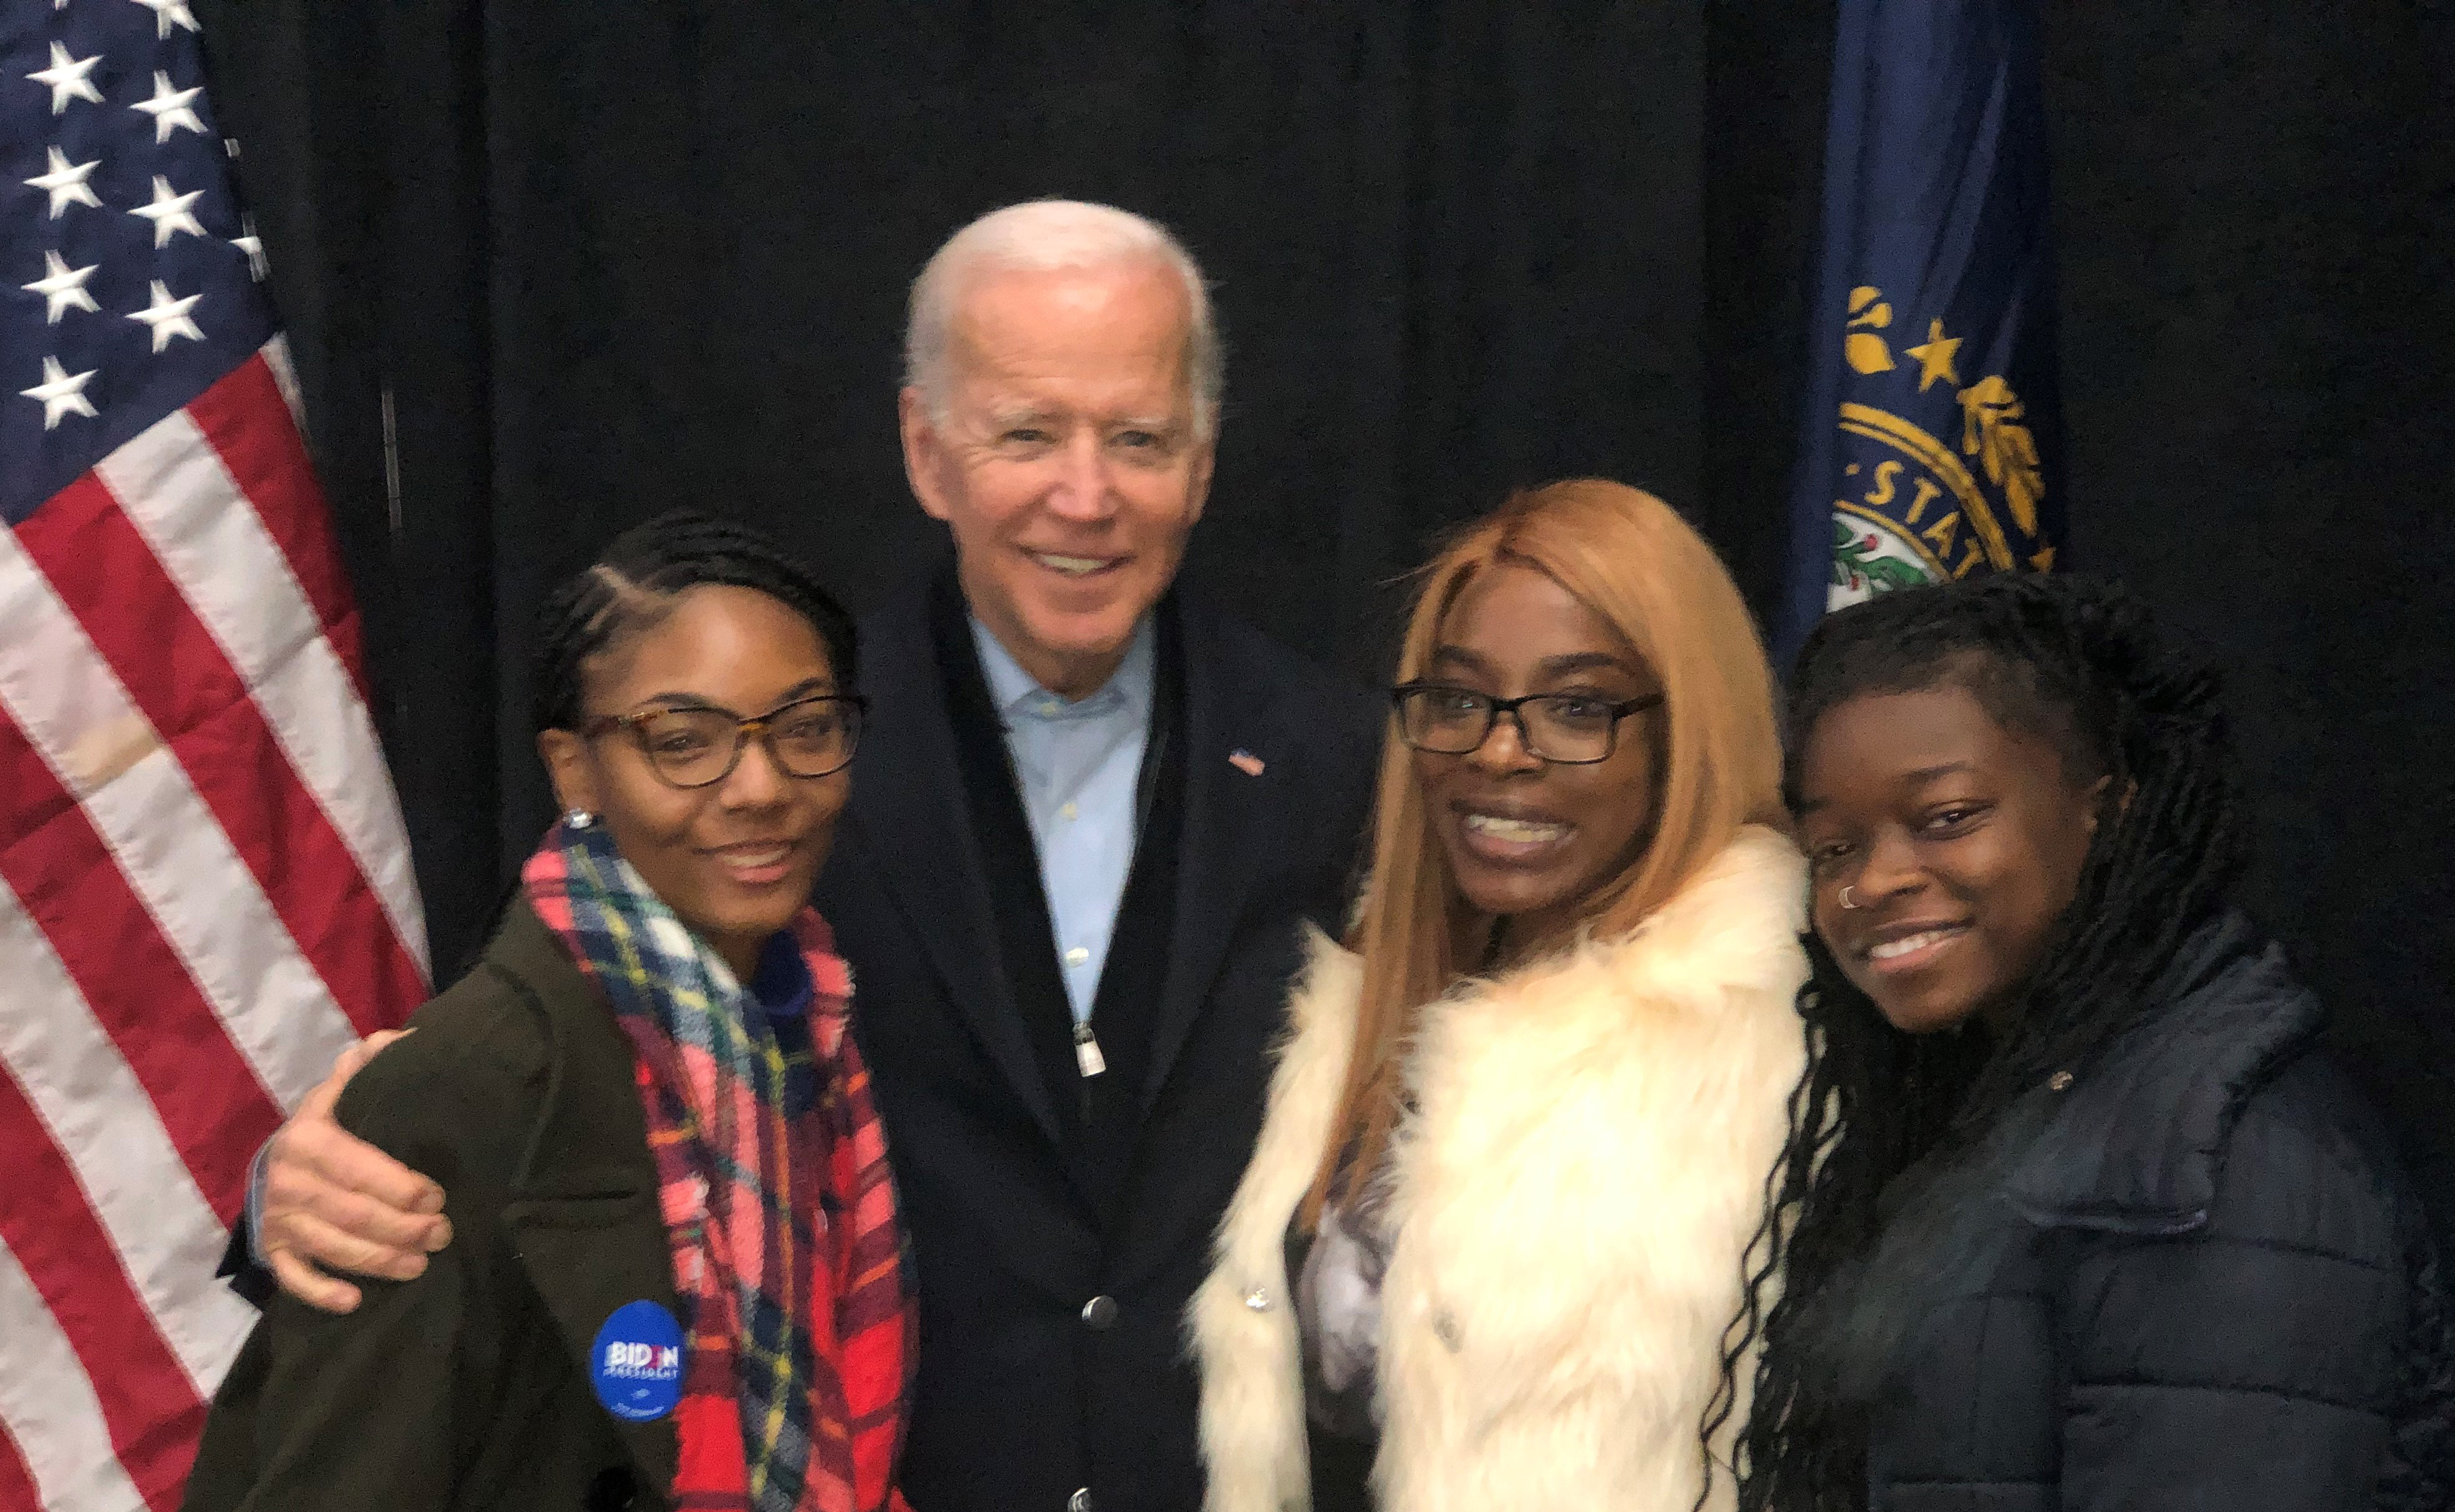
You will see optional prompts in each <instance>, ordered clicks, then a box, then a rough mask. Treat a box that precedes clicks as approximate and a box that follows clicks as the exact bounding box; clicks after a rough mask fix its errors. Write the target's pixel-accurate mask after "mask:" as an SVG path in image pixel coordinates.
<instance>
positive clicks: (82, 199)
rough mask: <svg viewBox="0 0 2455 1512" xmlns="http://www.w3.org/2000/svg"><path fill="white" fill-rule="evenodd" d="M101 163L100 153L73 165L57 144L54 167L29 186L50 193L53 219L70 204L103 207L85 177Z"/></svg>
mask: <svg viewBox="0 0 2455 1512" xmlns="http://www.w3.org/2000/svg"><path fill="white" fill-rule="evenodd" d="M101 166H102V159H101V158H99V157H97V158H95V159H94V160H93V161H92V162H91V163H77V164H74V165H71V163H70V162H69V158H68V154H67V153H63V152H61V151H60V150H59V149H58V148H56V147H54V148H52V149H51V172H50V173H48V174H38V175H36V176H35V177H32V178H30V179H27V180H26V185H27V187H28V188H30V189H39V190H43V191H45V192H46V193H48V194H50V195H51V218H52V219H53V220H57V219H59V218H60V212H61V211H64V210H66V209H68V208H69V207H70V206H71V205H91V206H92V207H93V208H94V209H96V210H100V209H101V208H102V201H101V200H99V199H96V198H94V197H93V186H92V185H91V184H89V183H87V182H86V180H87V179H89V178H91V177H92V176H93V171H94V170H95V169H97V168H99V167H101ZM155 182H157V183H158V182H160V180H158V179H157V180H155ZM154 245H156V246H159V245H161V243H159V242H156V243H154Z"/></svg>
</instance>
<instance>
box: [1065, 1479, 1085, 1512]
mask: <svg viewBox="0 0 2455 1512" xmlns="http://www.w3.org/2000/svg"><path fill="white" fill-rule="evenodd" d="M1065 1512H1091V1488H1090V1487H1089V1486H1087V1485H1086V1486H1085V1487H1084V1488H1083V1489H1082V1490H1080V1491H1077V1492H1075V1493H1074V1494H1073V1495H1072V1496H1069V1497H1067V1498H1066V1499H1065Z"/></svg>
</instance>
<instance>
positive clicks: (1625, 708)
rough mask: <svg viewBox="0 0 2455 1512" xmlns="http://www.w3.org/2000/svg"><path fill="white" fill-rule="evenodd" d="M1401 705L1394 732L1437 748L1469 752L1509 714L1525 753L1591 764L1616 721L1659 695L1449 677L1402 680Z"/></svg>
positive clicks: (1423, 747)
mask: <svg viewBox="0 0 2455 1512" xmlns="http://www.w3.org/2000/svg"><path fill="white" fill-rule="evenodd" d="M1661 702H1662V695H1661V694H1659V693H1648V694H1646V695H1645V696H1644V697H1642V698H1631V699H1621V700H1618V701H1613V700H1611V699H1603V698H1594V697H1592V696H1590V695H1588V694H1584V693H1529V694H1527V695H1525V696H1524V697H1523V698H1493V697H1492V696H1491V694H1489V693H1478V692H1476V691H1474V690H1473V689H1472V688H1466V687H1452V686H1451V685H1450V684H1446V683H1402V684H1399V685H1398V686H1396V687H1393V688H1391V689H1390V704H1391V705H1393V706H1394V707H1395V708H1396V709H1397V711H1398V734H1399V738H1401V739H1403V740H1404V741H1406V743H1407V744H1408V745H1410V746H1413V747H1414V748H1415V749H1417V750H1419V751H1429V752H1430V753H1431V754H1433V755H1436V756H1468V755H1471V754H1473V753H1474V752H1476V751H1479V750H1481V749H1483V743H1484V742H1485V741H1488V740H1490V739H1491V731H1492V729H1493V727H1494V726H1496V725H1499V723H1500V721H1501V718H1502V716H1504V715H1505V716H1507V717H1508V718H1509V719H1510V720H1512V721H1513V722H1514V723H1515V724H1516V725H1517V743H1518V744H1519V745H1521V746H1525V747H1526V753H1527V754H1528V755H1530V756H1532V757H1535V758H1537V759H1539V760H1542V761H1547V762H1551V763H1553V764H1554V765H1557V766H1592V765H1593V764H1594V763H1595V762H1598V761H1606V760H1608V759H1610V756H1611V753H1612V749H1613V746H1614V745H1615V744H1616V743H1617V741H1618V739H1619V722H1620V721H1621V720H1624V719H1626V718H1628V717H1629V716H1630V715H1631V714H1638V713H1642V712H1644V711H1645V710H1647V709H1650V708H1653V707H1654V706H1655V705H1658V704H1660V703H1661Z"/></svg>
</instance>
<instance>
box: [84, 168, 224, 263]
mask: <svg viewBox="0 0 2455 1512" xmlns="http://www.w3.org/2000/svg"><path fill="white" fill-rule="evenodd" d="M89 166H91V165H89ZM203 194H204V191H203V190H201V189H196V190H191V191H189V192H188V193H187V194H173V193H172V191H171V181H170V180H169V179H167V178H164V177H163V176H162V175H161V174H154V175H153V203H152V204H150V205H139V206H137V207H136V208H135V209H133V210H131V211H130V212H129V214H130V215H142V216H144V217H145V218H146V219H148V220H150V221H152V222H153V245H154V247H155V248H156V249H159V248H163V247H167V246H169V245H170V244H171V236H172V233H174V232H181V231H184V232H186V233H187V234H188V235H192V236H201V235H204V234H205V228H204V227H202V226H199V225H197V224H196V217H195V216H194V215H190V214H189V213H188V207H189V206H190V205H193V204H194V203H195V202H196V201H197V200H198V199H199V198H201V197H202V196H203Z"/></svg>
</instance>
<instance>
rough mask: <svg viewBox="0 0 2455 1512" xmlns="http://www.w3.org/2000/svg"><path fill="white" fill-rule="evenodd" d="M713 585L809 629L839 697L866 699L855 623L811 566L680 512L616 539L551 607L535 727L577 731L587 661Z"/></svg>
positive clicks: (739, 529)
mask: <svg viewBox="0 0 2455 1512" xmlns="http://www.w3.org/2000/svg"><path fill="white" fill-rule="evenodd" d="M711 583H724V584H729V585H731V586H734V587H738V588H755V589H757V590H758V591H759V592H761V593H763V594H766V595H767V596H768V597H769V598H772V599H775V600H777V601H778V602H780V603H783V604H784V605H785V606H786V607H787V608H790V609H792V610H794V611H795V612H796V613H798V614H800V615H801V618H803V619H805V620H807V621H809V622H810V627H811V628H812V629H814V630H816V631H818V633H819V639H820V641H821V642H822V643H823V644H825V646H826V648H827V663H828V664H829V665H830V666H832V667H833V668H834V669H835V675H836V685H837V687H838V689H839V690H840V691H842V692H843V693H845V694H847V695H853V694H858V693H859V692H860V691H861V689H860V688H859V687H858V686H857V685H856V679H857V678H858V676H859V671H858V669H857V667H856V665H855V661H854V658H855V652H856V650H857V644H856V641H855V638H854V634H853V624H852V617H851V616H849V615H847V614H846V613H844V611H843V607H842V605H841V604H839V603H836V601H835V600H834V599H833V598H832V597H830V596H829V595H828V593H827V590H826V589H824V588H822V587H821V586H819V582H818V580H817V579H816V578H814V577H812V576H811V575H810V571H809V569H808V568H806V567H804V566H802V565H801V563H800V562H796V561H794V560H793V558H792V556H791V555H790V554H789V553H787V552H786V551H785V550H784V549H783V548H782V547H781V546H779V545H777V544H776V543H775V542H774V541H770V540H768V539H767V538H766V537H765V536H762V535H761V534H760V533H759V532H757V531H755V530H753V529H751V528H750V527H749V526H747V525H742V524H737V523H735V522H734V521H729V520H718V519H715V518H713V517H711V516H708V515H702V514H696V513H693V512H691V511H688V510H677V511H675V512H673V513H671V514H665V515H659V516H658V517H657V518H656V519H654V520H651V521H648V522H647V523H646V524H643V525H635V526H633V527H632V528H631V529H629V530H626V531H624V532H622V534H620V535H619V536H617V537H615V538H614V541H613V542H612V543H611V544H609V545H608V546H606V548H605V550H604V551H603V552H602V553H601V554H599V557H598V559H597V561H596V562H594V563H593V564H592V565H590V566H588V567H586V568H584V569H582V570H581V571H580V572H578V573H577V574H575V575H574V576H572V577H571V578H570V579H569V580H567V581H566V582H564V583H563V584H562V586H561V587H559V588H558V589H556V590H555V592H554V594H553V596H552V597H550V598H548V599H547V600H546V602H545V608H544V610H543V611H542V612H541V613H540V614H539V616H538V652H537V675H536V679H535V682H536V687H537V696H536V705H535V710H534V716H535V719H536V722H537V727H538V729H539V730H541V731H542V730H549V729H569V728H572V727H573V726H574V725H577V724H578V721H579V717H580V706H581V704H582V702H583V697H584V694H585V692H586V687H585V683H584V678H585V673H586V670H587V664H588V662H589V660H590V659H591V658H593V657H596V656H598V655H600V654H601V653H603V652H604V651H605V650H606V649H607V648H608V647H609V646H611V645H612V644H614V642H615V641H616V640H617V639H618V638H619V637H620V636H623V635H625V634H628V633H629V632H631V631H633V630H636V629H639V628H641V627H643V626H645V625H647V624H650V623H654V622H655V620H656V619H657V617H659V615H661V614H663V613H664V612H665V611H666V610H667V609H668V608H669V607H670V606H671V603H672V600H673V598H674V596H675V595H676V594H679V593H680V592H681V591H682V590H683V589H685V588H695V587H700V586H702V585H705V584H711Z"/></svg>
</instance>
